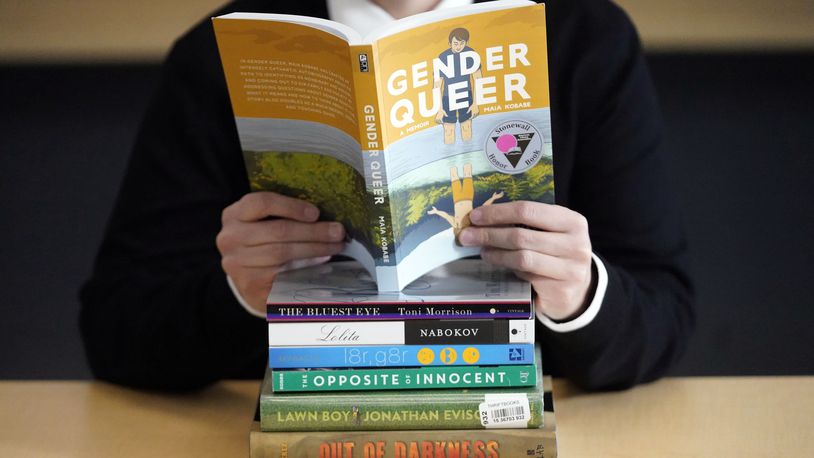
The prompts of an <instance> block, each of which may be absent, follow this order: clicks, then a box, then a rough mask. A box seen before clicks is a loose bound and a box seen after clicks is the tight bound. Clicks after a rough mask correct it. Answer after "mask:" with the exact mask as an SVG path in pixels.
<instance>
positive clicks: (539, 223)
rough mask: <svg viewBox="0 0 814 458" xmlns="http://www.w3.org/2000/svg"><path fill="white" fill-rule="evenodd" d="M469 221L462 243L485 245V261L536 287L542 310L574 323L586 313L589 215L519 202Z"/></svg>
mask: <svg viewBox="0 0 814 458" xmlns="http://www.w3.org/2000/svg"><path fill="white" fill-rule="evenodd" d="M469 219H470V221H471V222H472V224H473V225H474V226H469V227H468V228H466V229H464V230H463V231H462V232H461V234H460V235H459V240H460V242H461V244H462V245H464V246H480V247H482V251H481V257H482V258H483V259H484V260H486V261H487V262H489V263H491V264H495V265H499V266H503V267H506V268H509V269H512V270H513V271H514V272H515V273H516V274H517V276H518V277H520V278H522V279H524V280H526V281H528V282H529V283H531V285H532V287H533V288H534V291H535V292H536V293H537V297H536V300H535V306H536V308H537V311H538V312H541V313H543V314H544V315H546V316H548V317H549V318H551V319H553V320H569V319H571V318H575V317H576V316H579V314H580V313H582V312H583V311H584V310H585V308H586V307H587V305H588V302H589V299H590V298H589V297H588V296H589V294H590V293H591V291H590V289H591V285H592V281H593V278H592V276H593V269H592V266H591V262H592V261H591V259H592V258H591V240H590V237H589V235H588V222H587V220H586V219H585V217H584V216H582V215H580V214H579V213H577V212H575V211H573V210H569V209H568V208H565V207H560V206H558V205H549V204H544V203H540V202H528V201H516V202H508V203H502V204H494V205H489V206H485V207H478V208H476V209H474V210H472V212H470V213H469ZM517 225H521V227H518V226H517ZM522 226H525V227H522Z"/></svg>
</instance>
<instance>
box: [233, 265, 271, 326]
mask: <svg viewBox="0 0 814 458" xmlns="http://www.w3.org/2000/svg"><path fill="white" fill-rule="evenodd" d="M226 283H228V284H229V289H231V290H232V294H233V295H234V296H235V299H237V302H238V303H239V304H240V305H241V306H242V307H243V308H244V309H246V311H247V312H249V313H251V314H252V315H254V316H256V317H258V318H266V315H263V314H262V313H260V312H258V311H257V310H255V309H253V308H252V306H251V305H249V303H248V302H246V301H245V300H244V299H243V296H241V295H240V293H239V292H238V290H237V286H235V282H233V281H232V277H230V276H228V275H227V276H226Z"/></svg>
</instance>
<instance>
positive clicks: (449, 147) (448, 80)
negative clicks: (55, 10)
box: [213, 0, 554, 291]
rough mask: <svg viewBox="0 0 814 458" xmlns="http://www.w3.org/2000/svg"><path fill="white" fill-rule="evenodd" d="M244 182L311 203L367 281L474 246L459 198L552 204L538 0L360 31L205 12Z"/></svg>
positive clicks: (417, 270)
mask: <svg viewBox="0 0 814 458" xmlns="http://www.w3.org/2000/svg"><path fill="white" fill-rule="evenodd" d="M213 25H214V30H215V35H216V38H217V43H218V49H219V52H220V57H221V63H222V65H223V69H224V74H225V77H226V83H227V86H228V89H229V96H230V99H231V103H232V109H233V112H234V116H235V123H236V126H237V131H238V134H239V137H240V144H241V148H242V150H243V158H244V162H245V165H246V170H247V173H248V177H249V182H250V185H251V188H252V190H254V191H273V192H277V193H281V194H285V195H288V196H292V197H297V198H302V199H305V200H308V201H310V202H312V203H314V204H315V205H317V206H318V207H319V208H320V210H321V216H320V218H321V219H322V220H336V221H339V222H341V223H343V225H344V226H345V228H346V231H347V234H348V240H347V242H348V243H347V244H346V249H345V251H344V252H343V254H345V255H347V256H350V257H352V258H354V259H356V260H358V261H359V262H360V263H361V264H362V265H363V266H364V267H365V268H366V269H367V270H368V272H369V273H370V275H371V277H372V278H373V279H374V280H375V282H376V285H377V287H378V289H379V290H380V291H399V290H401V289H403V288H404V287H406V286H407V285H408V284H409V283H411V282H412V281H413V280H415V279H416V278H418V277H420V276H421V275H423V274H424V273H426V272H428V271H430V270H432V269H434V268H435V267H438V266H439V265H442V264H444V263H447V262H449V261H452V260H455V259H459V258H463V257H467V256H471V255H476V254H478V252H479V248H473V247H463V246H460V244H458V243H457V240H456V238H457V235H458V234H459V233H460V231H461V230H462V229H463V228H465V227H466V226H468V225H469V224H470V221H469V212H470V211H471V210H472V209H473V208H477V207H479V206H483V205H491V204H493V203H502V202H509V201H516V200H530V201H540V202H546V203H553V201H554V176H553V162H552V147H551V145H552V138H551V122H550V102H549V91H548V62H547V50H546V26H545V6H544V5H536V4H534V3H533V2H530V1H523V0H510V1H501V2H489V3H484V4H478V5H470V6H466V7H460V8H450V9H444V10H438V11H432V12H428V13H423V14H419V15H415V16H411V17H408V18H405V19H402V20H399V21H396V22H395V23H393V24H388V25H387V26H386V27H383V28H381V29H380V30H378V31H374V32H372V33H371V34H370V35H368V36H367V37H364V38H363V37H361V36H360V35H359V34H358V33H357V32H355V31H354V30H352V29H351V28H349V27H347V26H344V25H342V24H339V23H336V22H332V21H327V20H323V19H317V18H310V17H303V16H288V15H277V14H259V13H232V14H227V15H224V16H219V17H217V18H214V19H213Z"/></svg>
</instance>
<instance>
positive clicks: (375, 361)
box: [269, 344, 534, 369]
mask: <svg viewBox="0 0 814 458" xmlns="http://www.w3.org/2000/svg"><path fill="white" fill-rule="evenodd" d="M533 361H534V345H532V344H509V345H477V344H473V345H449V346H445V345H392V346H378V345H369V346H354V347H351V346H348V347H329V346H326V347H269V367H270V368H272V369H300V368H306V369H308V368H345V367H420V366H468V365H481V366H490V365H491V366H497V365H502V364H510V365H515V364H532V363H533Z"/></svg>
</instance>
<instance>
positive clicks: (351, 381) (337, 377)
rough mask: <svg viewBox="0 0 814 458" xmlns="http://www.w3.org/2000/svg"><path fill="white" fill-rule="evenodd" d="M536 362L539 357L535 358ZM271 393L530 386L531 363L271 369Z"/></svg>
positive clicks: (533, 378)
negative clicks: (381, 367)
mask: <svg viewBox="0 0 814 458" xmlns="http://www.w3.org/2000/svg"><path fill="white" fill-rule="evenodd" d="M536 364H537V365H539V364H540V362H539V361H537V362H536ZM271 375H272V389H273V390H274V392H275V393H284V392H294V391H365V390H406V389H411V390H419V389H422V390H426V389H439V388H502V387H512V386H534V385H536V384H537V371H536V369H535V366H534V365H533V364H528V365H516V366H508V365H504V366H433V367H414V368H412V367H411V368H404V367H397V368H392V369H391V368H387V369H321V370H316V369H298V370H273V371H272V372H271Z"/></svg>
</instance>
